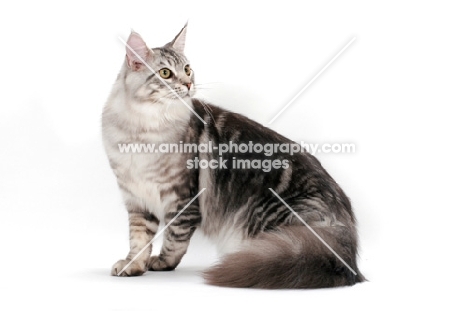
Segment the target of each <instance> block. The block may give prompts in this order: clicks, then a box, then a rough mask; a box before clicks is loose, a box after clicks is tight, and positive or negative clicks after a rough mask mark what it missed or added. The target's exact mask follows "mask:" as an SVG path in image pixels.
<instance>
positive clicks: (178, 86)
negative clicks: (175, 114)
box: [123, 27, 195, 105]
mask: <svg viewBox="0 0 468 311" xmlns="http://www.w3.org/2000/svg"><path fill="white" fill-rule="evenodd" d="M185 34H186V27H184V28H183V29H182V31H181V32H180V33H179V34H178V35H177V36H176V37H175V38H174V40H173V41H172V42H170V43H168V44H166V45H165V46H163V47H161V48H155V49H149V48H148V47H147V46H146V43H145V42H144V41H143V39H142V38H141V36H140V35H139V34H137V33H135V32H133V33H132V34H130V37H129V38H128V41H127V55H126V66H125V67H126V68H124V69H123V71H124V76H123V78H124V83H125V85H126V88H127V90H128V91H129V92H128V93H129V94H130V95H131V96H133V98H134V99H136V100H137V101H138V102H140V103H145V104H151V105H164V104H168V105H170V104H173V103H174V102H179V101H180V100H181V99H183V100H188V99H189V98H190V97H191V96H192V95H193V94H194V92H195V88H194V73H193V70H192V68H191V67H190V63H189V61H188V60H187V58H186V57H185V55H184V46H185ZM148 67H149V68H148Z"/></svg>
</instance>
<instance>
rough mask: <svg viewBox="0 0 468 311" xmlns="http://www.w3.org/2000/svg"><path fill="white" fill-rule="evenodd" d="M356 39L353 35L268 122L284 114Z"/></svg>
mask: <svg viewBox="0 0 468 311" xmlns="http://www.w3.org/2000/svg"><path fill="white" fill-rule="evenodd" d="M354 40H356V37H353V38H352V39H351V41H349V42H348V43H347V44H346V45H345V46H344V47H343V48H342V49H341V50H340V51H339V52H338V54H336V55H335V57H333V58H332V59H331V60H330V61H329V62H328V63H327V64H326V65H325V67H323V68H322V69H321V70H320V71H319V72H318V73H317V74H316V75H315V76H314V77H313V78H312V80H310V81H309V82H308V83H307V84H306V85H305V86H304V87H303V88H302V90H300V91H299V93H297V94H296V96H294V97H293V98H292V99H291V100H290V101H289V103H287V104H286V106H284V107H283V109H281V110H280V112H278V113H277V114H276V116H275V117H274V118H273V119H271V120H270V122H268V124H271V123H273V121H275V120H276V118H278V117H279V116H280V114H282V113H283V112H284V111H285V110H286V109H287V108H288V107H289V106H290V105H291V104H292V103H293V102H294V101H295V100H296V99H297V98H298V97H299V96H300V95H301V94H302V93H303V92H304V91H305V90H306V89H307V88H308V87H309V86H310V85H311V84H312V83H313V82H314V81H315V80H317V78H318V77H319V76H320V75H321V74H322V73H323V72H324V71H325V69H327V68H328V67H329V66H330V65H331V64H332V63H333V62H334V61H335V60H336V59H337V58H338V56H340V55H341V54H342V53H343V52H344V51H345V50H346V49H347V48H348V47H349V46H350V45H351V43H353V42H354Z"/></svg>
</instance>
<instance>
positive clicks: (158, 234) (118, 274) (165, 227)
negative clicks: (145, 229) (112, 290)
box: [117, 188, 206, 276]
mask: <svg viewBox="0 0 468 311" xmlns="http://www.w3.org/2000/svg"><path fill="white" fill-rule="evenodd" d="M205 190H206V188H203V189H202V190H201V191H200V192H199V193H198V194H197V195H196V196H194V197H193V199H191V200H190V202H188V203H187V205H185V206H184V208H183V209H181V210H180V212H178V213H177V215H175V216H174V218H172V219H171V221H169V222H168V223H167V225H165V226H164V228H162V230H161V231H159V232H158V233H157V234H156V235H155V236H154V238H152V239H151V241H149V243H148V244H146V245H145V247H143V248H142V249H141V250H140V251H139V252H138V253H137V254H136V255H135V256H134V257H133V258H132V260H130V262H129V263H128V264H126V265H125V267H123V268H122V270H120V272H119V273H117V276H120V274H121V273H122V272H124V271H125V269H127V268H128V267H129V266H130V265H131V264H132V263H133V262H134V261H135V260H136V259H137V258H138V257H140V255H141V254H142V253H143V252H144V251H145V250H146V249H147V248H148V247H149V246H150V245H151V244H153V242H154V241H155V240H156V239H157V238H158V237H159V236H160V235H161V234H162V233H163V232H164V230H166V229H167V227H169V226H170V225H171V224H172V223H173V222H174V220H176V219H177V218H178V217H179V216H180V214H182V213H183V212H184V211H185V209H186V208H187V207H189V205H190V204H192V202H193V201H195V199H196V198H198V196H199V195H200V194H202V193H203V191H205Z"/></svg>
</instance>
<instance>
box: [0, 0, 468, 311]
mask: <svg viewBox="0 0 468 311" xmlns="http://www.w3.org/2000/svg"><path fill="white" fill-rule="evenodd" d="M305 3H306V2H305V1H304V2H295V1H287V2H280V3H276V2H266V1H265V2H262V3H261V4H260V2H254V1H247V2H241V1H235V2H232V3H222V2H221V1H218V2H211V3H210V2H202V1H185V2H182V1H156V0H154V1H147V2H139V1H113V2H103V3H97V2H94V1H93V2H91V1H79V2H76V3H68V2H58V1H57V2H52V1H41V2H39V1H36V2H33V1H26V2H21V3H20V2H18V3H17V4H14V5H12V4H5V2H3V3H2V4H1V5H0V6H1V8H0V28H1V29H2V36H1V38H0V42H1V43H0V44H1V46H0V56H1V58H0V66H1V68H0V85H1V91H0V142H1V147H0V160H1V161H0V215H1V216H0V239H1V244H0V247H1V252H2V253H1V258H0V270H1V274H0V286H1V288H0V296H1V297H2V298H1V299H0V308H1V309H3V310H15V309H18V310H23V309H29V310H32V309H47V310H72V309H76V310H157V309H158V308H159V309H160V308H162V307H164V308H172V309H171V310H182V309H185V308H190V309H196V310H198V309H201V308H204V309H207V310H220V309H221V310H222V309H228V310H231V309H232V310H241V308H242V309H243V310H264V309H269V310H275V309H278V310H279V309H285V308H286V309H288V310H292V309H294V310H301V309H307V310H329V309H331V310H341V309H350V310H354V309H356V310H379V309H389V310H390V309H395V308H398V309H403V310H410V309H423V308H426V307H428V306H434V307H435V308H444V309H447V310H448V309H453V310H455V309H464V308H466V305H467V303H466V300H465V299H464V298H465V297H464V296H463V295H464V293H465V291H464V290H463V289H466V279H467V273H466V271H467V267H466V256H465V255H466V252H465V245H466V242H465V238H466V229H465V227H466V216H467V212H466V209H467V203H466V199H465V192H466V186H467V180H466V176H467V173H468V172H467V164H466V158H467V155H468V154H467V147H466V133H467V125H466V117H467V113H466V109H464V108H466V105H467V104H468V101H467V98H468V94H467V82H468V57H467V55H468V42H467V39H468V37H467V29H468V22H467V18H466V12H467V9H466V7H465V6H464V5H463V2H462V1H460V2H455V1H443V2H442V1H440V2H439V3H436V2H433V1H420V2H416V1H391V2H388V4H382V3H379V4H377V2H376V1H357V2H355V1H353V2H351V1H326V2H325V1H324V2H323V3H316V2H312V1H309V2H307V4H305ZM324 3H326V4H324ZM187 20H189V29H188V38H187V45H186V54H187V55H188V57H189V58H190V59H191V64H192V67H193V68H194V70H195V72H196V76H197V82H198V83H200V84H203V85H201V87H202V88H203V90H201V91H200V93H199V96H200V97H204V98H208V99H210V100H211V101H213V102H214V103H215V104H217V105H220V106H222V107H224V108H228V109H231V110H234V111H236V112H241V113H243V114H245V115H247V116H249V117H251V118H253V119H255V120H257V121H259V122H261V123H264V124H265V123H267V122H268V121H269V120H270V119H271V118H273V116H274V115H275V114H276V113H277V112H278V111H279V110H280V109H281V108H282V107H283V106H284V105H285V104H286V103H287V102H288V101H289V100H290V99H291V98H292V97H293V96H294V95H295V94H296V93H297V92H298V91H299V90H300V89H301V88H302V87H303V86H304V85H305V84H306V83H307V82H308V81H310V80H311V79H312V78H313V77H314V75H315V74H316V73H317V72H319V71H320V70H321V69H322V68H323V66H325V64H326V63H327V62H328V61H329V60H330V59H332V58H333V56H334V55H335V54H336V53H337V52H338V51H339V50H340V49H341V48H342V47H343V46H344V45H345V44H346V43H347V42H349V41H350V40H351V39H352V38H353V37H356V40H355V41H354V43H353V44H352V45H351V46H350V47H349V48H348V49H347V50H346V51H345V52H344V53H343V54H342V55H341V56H340V57H339V58H338V59H337V60H336V62H334V63H333V64H332V65H331V66H330V67H329V68H328V69H327V70H326V71H325V72H324V73H323V74H322V75H321V76H320V77H319V78H318V79H317V80H316V81H315V82H314V83H313V84H312V85H311V86H310V88H308V89H307V91H306V92H304V93H303V94H302V95H301V96H300V97H299V98H298V99H297V100H296V101H295V102H294V103H293V104H292V105H291V106H290V108H289V109H287V110H286V111H285V112H284V113H283V114H282V115H281V116H280V117H279V118H278V119H277V120H276V121H275V122H274V123H273V124H272V125H271V127H272V128H273V129H274V130H276V131H278V132H280V133H282V134H284V135H286V136H288V137H290V138H291V139H293V140H296V141H300V140H305V141H308V142H331V143H333V142H348V143H355V144H356V146H357V152H356V153H354V154H351V155H350V154H339V155H324V154H319V155H318V158H319V159H320V160H321V161H322V163H323V165H324V166H325V168H326V169H327V170H328V171H329V172H330V173H331V175H332V176H334V178H335V179H336V180H337V181H338V182H339V183H340V185H341V186H342V187H343V189H344V190H345V191H346V193H347V194H348V196H349V197H350V198H351V200H352V202H353V204H354V207H355V212H356V215H357V218H358V220H359V231H360V236H361V256H360V258H361V259H360V267H361V270H362V272H363V273H364V274H365V275H366V277H367V278H368V279H369V280H370V282H367V283H364V284H359V285H357V286H354V287H350V288H339V289H327V290H297V291H292V290H286V291H263V290H249V289H242V290H235V289H220V288H216V287H211V286H207V285H205V284H203V280H202V278H201V276H200V273H199V272H200V271H202V270H203V269H204V268H206V267H208V266H209V265H210V264H211V263H212V262H214V261H215V260H216V257H215V252H214V249H213V248H212V247H211V246H210V244H209V243H208V242H207V241H205V240H203V239H202V238H201V237H200V236H196V237H195V239H194V241H193V243H192V245H191V247H190V248H189V252H188V254H187V256H186V257H185V258H184V260H183V262H182V264H181V265H180V267H179V268H178V269H177V270H176V271H174V272H165V273H155V272H153V273H147V274H146V275H144V276H142V277H138V278H115V277H111V276H110V275H109V272H110V267H111V266H112V264H113V263H114V262H115V261H117V260H118V259H121V258H123V257H125V256H126V253H127V250H128V249H127V248H128V240H127V231H128V229H127V218H126V212H125V209H124V207H123V204H122V202H121V199H120V195H119V193H118V189H117V186H116V183H115V179H114V176H113V175H112V172H111V170H110V168H109V167H108V163H107V159H106V156H105V154H104V152H103V148H102V145H101V140H100V139H101V138H100V113H101V109H102V107H103V104H104V102H105V100H106V98H107V95H108V94H109V91H110V88H111V85H112V83H113V82H114V80H115V77H116V75H117V73H118V70H119V68H120V66H121V63H122V61H123V59H124V47H123V46H122V43H121V42H120V41H119V40H118V37H119V36H122V37H123V38H125V39H126V37H127V36H128V34H129V32H130V29H132V28H133V29H134V30H136V31H138V32H139V33H140V34H141V35H142V36H143V37H144V38H145V39H146V41H147V43H148V45H150V46H151V47H155V46H160V45H163V44H165V43H166V42H168V41H170V40H172V38H173V37H174V36H175V34H177V32H178V31H179V30H180V29H181V28H182V26H183V25H184V24H185V22H186V21H187Z"/></svg>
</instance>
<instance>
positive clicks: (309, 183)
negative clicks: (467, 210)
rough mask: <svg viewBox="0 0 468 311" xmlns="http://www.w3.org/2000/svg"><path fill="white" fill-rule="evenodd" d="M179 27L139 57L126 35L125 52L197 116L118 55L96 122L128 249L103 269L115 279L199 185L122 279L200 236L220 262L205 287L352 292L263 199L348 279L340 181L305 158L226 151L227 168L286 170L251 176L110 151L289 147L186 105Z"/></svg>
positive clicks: (166, 265) (175, 255)
mask: <svg viewBox="0 0 468 311" xmlns="http://www.w3.org/2000/svg"><path fill="white" fill-rule="evenodd" d="M185 33H186V27H184V28H183V29H182V31H181V32H180V33H179V34H178V35H177V36H176V38H175V39H174V40H173V41H172V42H171V43H168V44H167V45H165V46H164V47H162V48H156V49H149V48H147V47H146V45H145V44H144V41H143V40H142V39H141V37H140V36H139V35H138V34H136V33H132V34H131V36H130V38H129V41H128V42H129V45H130V46H131V47H133V50H134V51H136V52H137V53H138V55H140V57H141V58H142V59H143V60H144V61H145V62H146V63H147V64H149V65H150V66H151V68H152V69H153V70H154V71H155V72H156V75H158V74H159V70H160V69H161V68H169V69H170V70H171V71H172V72H173V76H172V77H171V78H170V79H167V80H165V81H166V82H167V83H168V84H169V85H170V86H171V87H172V88H173V89H174V90H175V91H176V92H177V93H178V94H179V96H180V97H182V98H183V99H184V101H185V102H186V103H187V104H188V105H190V106H191V107H192V108H193V109H194V110H195V112H196V113H197V114H198V115H199V116H201V118H202V119H203V120H205V122H206V124H203V123H202V122H201V121H200V120H199V119H198V117H197V116H196V115H195V114H193V113H192V112H191V111H190V110H189V109H188V108H187V107H185V106H184V104H182V103H181V102H180V100H179V99H178V98H177V97H176V96H174V95H173V94H172V93H171V92H170V91H169V89H168V88H167V87H165V86H164V85H163V83H161V81H160V80H159V79H158V77H157V76H156V75H155V74H154V73H153V72H151V71H150V70H149V69H148V68H146V66H144V64H142V62H141V59H140V58H138V57H135V55H134V54H132V51H129V50H128V49H127V55H126V61H125V63H124V65H123V67H122V69H121V72H120V74H119V76H118V78H117V81H116V83H115V85H114V87H113V90H112V92H111V94H110V96H109V99H108V102H107V104H106V106H105V108H104V111H103V115H102V130H103V141H104V146H105V149H106V152H107V154H108V157H109V162H110V165H111V168H112V170H113V171H114V174H115V175H116V178H117V182H118V185H119V187H120V189H121V192H122V196H123V198H124V202H125V205H126V207H127V210H128V212H129V220H130V252H129V254H128V256H127V258H126V259H125V260H123V261H118V262H117V263H116V264H115V265H114V267H113V268H112V274H113V275H117V274H118V273H119V271H120V270H119V269H122V268H123V267H124V266H125V265H126V264H127V263H128V262H129V261H130V260H131V259H133V258H134V256H135V254H136V253H138V252H139V251H140V250H141V249H142V247H144V245H145V244H146V243H148V242H149V241H150V240H151V238H152V237H153V236H154V234H155V232H157V229H158V225H159V221H164V222H165V223H167V222H168V221H170V220H171V219H172V218H173V217H174V216H175V215H176V214H177V213H178V212H179V211H180V210H181V209H182V208H184V206H186V205H187V203H188V202H189V201H190V200H191V199H192V198H193V197H194V196H195V195H196V194H197V193H198V192H199V191H200V190H201V189H203V188H205V189H206V190H205V191H204V193H203V194H202V195H201V196H200V197H198V198H197V200H195V201H194V202H192V204H191V205H190V206H189V207H188V208H187V209H186V210H185V211H184V212H183V213H182V214H181V215H180V216H179V217H178V218H177V219H176V221H174V222H173V223H172V224H171V225H170V226H169V227H168V228H167V230H166V231H165V233H164V242H163V247H162V249H161V252H160V254H159V255H158V256H153V257H150V256H151V250H150V249H148V250H147V251H145V252H144V253H143V254H142V255H141V256H140V257H138V258H137V259H136V260H134V262H133V263H132V265H131V266H130V267H129V268H128V269H127V270H126V271H125V272H124V273H122V274H121V275H125V276H132V275H141V274H142V273H144V272H145V271H146V270H172V269H174V268H176V267H177V265H178V264H179V263H180V261H181V259H182V257H183V255H184V254H185V253H186V251H187V247H188V245H189V242H190V238H191V236H192V234H193V233H194V231H195V230H196V229H197V228H199V229H200V230H201V231H202V232H203V233H204V234H205V235H206V236H208V237H209V238H211V239H212V240H213V241H214V242H215V243H216V244H217V246H218V249H219V250H220V252H221V253H222V255H223V257H222V259H221V262H220V263H219V264H218V265H216V266H215V267H213V268H211V269H209V270H208V271H206V273H205V277H206V280H207V282H208V283H210V284H214V285H219V286H228V287H259V288H320V287H333V286H343V285H353V284H355V283H356V282H360V281H363V280H364V277H363V276H362V275H361V274H360V273H358V275H356V276H355V275H354V274H352V273H351V272H350V270H348V269H347V268H346V267H345V266H344V265H343V264H342V263H341V262H340V261H339V260H337V258H335V257H334V256H333V255H332V254H331V253H330V251H329V250H327V249H326V248H325V247H324V246H323V245H322V244H321V243H320V242H319V241H318V240H317V239H316V238H315V236H314V235H312V233H311V232H310V231H308V229H307V228H306V227H305V226H304V225H303V224H302V223H301V222H300V221H299V220H298V219H297V218H296V216H294V215H293V214H292V213H291V211H290V210H289V209H288V208H287V207H286V206H284V205H283V204H282V203H281V202H280V201H279V200H278V199H277V198H276V197H275V196H274V195H273V194H272V193H271V192H270V191H269V188H272V189H273V190H275V191H276V192H277V193H278V194H279V195H280V196H281V197H282V198H283V199H284V200H285V201H286V202H288V204H289V205H290V206H291V207H292V208H293V209H294V210H295V211H296V212H297V213H298V215H300V216H301V218H303V219H304V220H305V221H306V222H307V223H308V224H309V225H310V226H312V227H314V228H315V230H316V231H317V232H318V233H319V234H320V235H321V236H322V237H323V238H324V239H325V240H326V241H327V242H328V243H329V244H330V245H331V246H332V247H333V248H334V250H335V251H336V252H337V253H338V254H340V256H341V257H342V258H344V259H345V260H346V262H347V263H348V264H349V265H350V266H351V267H352V268H353V269H354V270H355V271H359V270H358V267H357V262H356V257H357V233H356V227H355V223H356V221H355V217H354V214H353V211H352V208H351V204H350V202H349V200H348V198H347V197H346V195H345V194H344V192H343V191H342V190H341V188H340V187H339V186H338V184H337V183H336V182H335V181H334V180H333V179H332V178H331V177H330V175H329V174H328V173H327V172H326V171H325V170H324V169H323V167H322V166H321V165H320V163H319V162H318V160H317V159H315V158H314V157H313V156H312V155H310V154H308V153H296V154H294V155H289V154H286V153H281V154H274V155H273V156H270V157H268V156H266V155H263V154H258V153H255V154H254V153H244V154H238V153H227V154H223V155H222V157H223V159H227V160H228V161H227V166H228V167H230V168H231V167H232V164H233V160H234V158H236V159H259V160H268V159H270V160H271V159H279V160H282V161H283V160H284V161H287V162H288V163H289V167H287V168H282V169H274V170H271V171H270V172H268V173H266V172H264V171H262V170H261V169H253V168H251V169H201V168H199V169H189V168H187V160H192V159H194V158H195V157H198V158H199V159H204V160H208V161H210V160H217V159H218V158H219V156H220V155H219V154H218V151H217V150H215V151H214V152H213V153H202V152H199V153H198V152H192V153H175V154H163V153H147V154H126V153H120V152H119V149H118V144H119V143H156V144H157V143H176V144H178V143H179V142H183V143H194V144H201V143H208V142H212V143H213V145H214V146H219V145H220V144H226V143H229V142H234V143H237V144H240V143H249V142H250V141H251V142H253V143H260V144H266V143H293V142H292V141H290V140H289V139H287V138H285V137H283V136H281V135H280V134H278V133H276V132H274V131H272V130H271V129H268V128H265V127H263V126H262V125H260V124H258V123H256V122H255V121H252V120H250V119H248V118H246V117H244V116H242V115H240V114H237V113H233V112H229V111H226V110H224V109H221V108H219V107H217V106H214V105H211V104H209V103H205V102H203V101H202V100H199V99H195V98H193V95H194V88H193V85H194V84H193V83H194V75H193V72H192V74H191V75H187V74H186V72H184V67H185V66H186V65H188V64H189V62H188V60H187V58H186V57H185V56H184V54H183V47H184V40H185Z"/></svg>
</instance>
